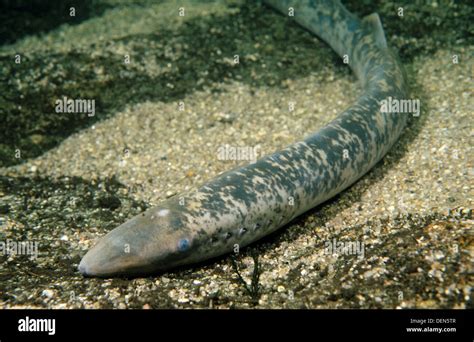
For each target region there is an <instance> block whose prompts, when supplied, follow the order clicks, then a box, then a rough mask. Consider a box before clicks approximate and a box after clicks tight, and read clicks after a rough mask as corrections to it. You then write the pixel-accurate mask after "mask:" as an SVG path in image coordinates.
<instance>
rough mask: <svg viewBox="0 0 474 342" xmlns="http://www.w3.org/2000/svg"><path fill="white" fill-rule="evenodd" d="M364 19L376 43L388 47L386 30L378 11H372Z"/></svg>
mask: <svg viewBox="0 0 474 342" xmlns="http://www.w3.org/2000/svg"><path fill="white" fill-rule="evenodd" d="M362 20H363V22H364V23H365V24H366V25H367V27H368V28H369V29H370V30H371V31H372V35H373V36H374V39H375V44H377V46H378V47H381V48H386V47H387V40H386V39H385V32H384V31H383V27H382V22H381V21H380V17H379V15H378V14H377V13H372V14H369V15H368V16H366V17H364V19H362Z"/></svg>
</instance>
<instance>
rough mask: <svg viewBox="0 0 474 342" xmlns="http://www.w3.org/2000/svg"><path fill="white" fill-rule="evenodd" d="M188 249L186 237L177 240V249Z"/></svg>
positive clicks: (181, 250) (182, 250)
mask: <svg viewBox="0 0 474 342" xmlns="http://www.w3.org/2000/svg"><path fill="white" fill-rule="evenodd" d="M188 249H189V240H188V239H181V240H179V242H178V250H179V251H180V252H184V251H187V250H188Z"/></svg>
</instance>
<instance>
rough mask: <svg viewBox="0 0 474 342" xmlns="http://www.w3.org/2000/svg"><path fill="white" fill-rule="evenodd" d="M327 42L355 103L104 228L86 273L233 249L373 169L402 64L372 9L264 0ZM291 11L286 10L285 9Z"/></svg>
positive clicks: (388, 130) (156, 267)
mask: <svg viewBox="0 0 474 342" xmlns="http://www.w3.org/2000/svg"><path fill="white" fill-rule="evenodd" d="M265 2H266V3H267V4H269V5H270V6H272V7H274V8H276V9H277V10H279V11H281V12H283V13H284V14H288V13H289V10H290V11H293V13H294V16H291V18H293V19H294V20H295V21H296V22H297V23H299V24H300V25H302V26H303V27H305V28H306V29H308V30H309V31H311V32H312V33H314V34H316V35H318V36H319V37H320V38H322V39H323V40H324V41H326V42H327V43H328V44H329V45H330V46H331V47H332V48H333V49H334V50H335V51H336V52H337V53H338V54H339V55H340V56H341V57H343V56H345V57H347V58H348V61H349V63H348V64H349V66H350V67H351V69H352V70H353V71H354V72H355V74H356V75H357V77H358V79H359V80H360V82H361V83H362V87H363V92H362V94H361V96H360V97H359V98H358V100H357V101H356V102H355V103H354V104H353V105H352V106H351V107H350V108H348V109H347V110H346V111H344V112H343V113H341V114H340V115H339V116H338V117H337V118H336V119H335V120H333V121H332V122H330V123H329V124H328V125H326V126H325V127H323V128H322V129H321V130H319V131H318V132H316V133H313V134H312V135H310V136H308V137H306V138H305V139H304V140H302V141H299V142H296V143H294V144H293V145H290V146H289V147H287V148H285V149H283V150H281V151H278V152H275V153H274V154H272V155H268V156H266V157H263V158H262V159H260V160H258V161H257V162H255V163H252V164H249V165H246V166H243V167H241V168H237V169H234V170H231V171H228V172H226V173H223V174H221V175H220V176H218V177H217V178H215V179H213V180H211V181H210V182H208V183H206V184H204V185H203V186H201V187H200V188H198V189H197V190H194V191H192V192H189V193H187V194H184V195H182V196H180V197H179V196H176V197H174V198H170V199H168V200H166V201H164V202H162V203H161V204H159V205H158V206H157V207H154V208H151V209H148V210H147V211H145V212H143V213H142V214H140V215H138V216H136V217H134V218H132V219H130V220H129V221H127V222H125V223H124V224H122V225H120V226H119V227H117V228H115V229H114V230H112V231H111V232H109V233H108V234H107V235H106V236H104V237H103V238H102V239H100V240H99V242H98V243H97V244H96V245H95V246H94V247H93V248H91V249H90V250H89V251H88V252H87V254H86V255H85V256H84V258H83V259H82V261H81V262H80V264H79V271H80V272H81V273H82V274H83V275H87V276H98V277H109V276H117V275H125V276H130V275H144V274H150V273H155V272H159V271H164V270H168V269H170V268H173V267H176V266H182V265H187V264H192V263H196V262H200V261H204V260H207V259H210V258H213V257H217V256H220V255H223V254H225V253H229V252H232V251H233V250H234V248H235V245H238V246H239V247H244V246H246V245H248V244H250V243H252V242H254V241H257V240H258V239H260V238H262V237H264V236H266V235H268V234H270V233H272V232H273V231H275V230H276V229H278V228H280V227H282V226H284V225H285V224H286V223H288V222H290V221H291V220H293V219H294V218H295V217H297V216H298V215H300V214H302V213H304V212H305V211H307V210H309V209H311V208H313V207H315V206H317V205H318V204H320V203H322V202H324V201H326V200H327V199H329V198H331V197H333V196H334V195H336V194H338V193H339V192H341V191H342V190H344V189H345V188H347V187H348V186H350V185H351V184H353V183H354V182H355V181H356V180H357V179H359V178H360V177H361V176H362V175H364V174H365V173H366V172H367V171H369V170H370V169H371V168H372V167H373V166H374V165H375V164H376V163H377V162H378V161H379V160H380V159H381V158H382V157H383V156H384V155H385V154H386V153H387V151H388V150H389V149H390V148H391V146H392V145H393V144H394V142H395V141H396V140H397V139H398V137H399V136H400V134H401V132H402V130H403V128H404V126H405V124H406V121H407V114H400V113H388V112H383V111H381V105H380V103H381V101H383V100H385V99H387V98H388V97H391V98H392V99H398V100H402V99H405V98H406V96H407V95H408V94H407V86H406V81H405V75H404V72H403V68H402V66H401V65H400V63H399V60H398V58H397V56H396V54H395V53H393V52H392V51H391V50H390V49H389V48H388V47H387V44H386V41H385V35H384V32H383V28H382V26H381V23H380V19H379V17H378V15H377V14H375V13H374V14H371V15H369V16H367V17H365V18H364V19H362V20H361V19H358V18H357V17H356V16H355V15H353V14H351V13H350V12H349V11H347V10H346V8H345V7H344V6H343V5H342V4H341V3H340V2H339V1H329V0H322V1H314V0H267V1H265ZM290 8H291V9H290Z"/></svg>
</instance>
